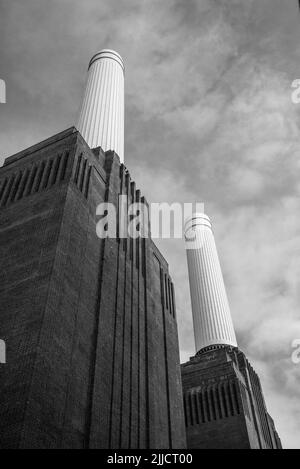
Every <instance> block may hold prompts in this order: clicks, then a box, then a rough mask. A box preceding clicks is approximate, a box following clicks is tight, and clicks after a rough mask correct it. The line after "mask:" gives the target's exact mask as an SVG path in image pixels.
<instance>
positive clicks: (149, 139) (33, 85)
mask: <svg viewBox="0 0 300 469" xmlns="http://www.w3.org/2000/svg"><path fill="white" fill-rule="evenodd" d="M297 4H298V2H297V0H163V1H162V0H127V1H126V2H124V1H117V0H84V1H79V0H72V1H71V0H52V1H51V2H49V1H46V0H26V1H25V0H1V1H0V44H1V51H0V78H2V79H5V81H6V84H7V104H0V144H1V146H0V155H1V156H0V164H2V162H3V159H4V157H6V156H9V155H10V154H13V153H15V152H17V151H18V150H21V149H24V148H26V147H27V146H29V145H31V144H34V143H37V142H38V141H40V140H42V139H44V138H47V137H49V136H51V135H53V134H55V133H56V132H59V131H61V130H63V129H65V128H68V127H70V126H71V125H73V124H75V123H76V120H77V116H78V109H79V106H80V102H81V98H82V95H83V90H84V84H85V77H86V75H85V74H86V68H87V64H88V61H89V58H90V57H91V55H92V54H93V53H95V52H96V51H97V50H99V49H102V48H104V47H108V48H112V49H116V50H117V51H118V52H119V53H120V54H121V55H122V56H123V58H124V61H125V63H126V135H125V140H126V152H125V158H126V165H127V167H128V168H129V169H130V171H131V174H132V176H133V177H134V178H135V180H136V182H137V185H138V186H139V187H140V188H141V189H142V191H143V193H144V194H145V195H146V197H147V199H148V200H149V201H153V202H154V201H155V202H174V201H179V202H192V201H193V202H195V201H198V202H204V203H205V207H206V212H207V213H208V215H209V216H210V217H211V219H212V222H213V225H214V232H215V237H216V242H217V246H218V250H219V254H220V258H221V262H222V267H223V272H224V276H225V281H226V285H227V290H228V296H229V300H230V304H231V310H232V315H233V319H234V323H235V328H236V331H237V337H238V342H239V345H240V347H241V348H242V349H243V350H244V351H245V352H246V354H247V356H248V358H249V359H250V360H251V362H252V363H253V365H254V367H255V369H256V370H257V372H258V373H259V375H260V377H261V381H262V384H263V388H264V391H265V397H266V402H267V405H268V409H269V411H270V413H271V414H272V416H273V417H274V419H275V422H276V424H277V428H278V431H279V434H280V436H281V437H282V441H283V444H284V446H285V447H286V448H300V406H299V402H300V401H299V389H300V365H295V364H293V363H292V360H291V354H292V348H291V343H292V341H293V340H294V339H297V338H299V339H300V320H299V302H300V283H299V280H300V217H299V213H300V202H299V195H300V178H299V174H300V146H299V144H300V104H299V105H296V104H293V103H292V102H291V92H292V89H291V82H292V81H293V80H294V79H296V78H300V13H298V8H297ZM158 245H159V247H160V248H161V250H162V252H163V254H164V255H165V256H166V258H167V260H168V261H169V264H170V270H171V274H172V276H173V279H174V282H175V286H176V287H177V289H176V292H177V295H176V296H177V309H178V322H179V333H180V347H181V359H182V361H184V360H187V359H188V357H189V356H191V355H193V354H194V345H193V329H192V317H191V307H190V299H189V287H188V281H187V267H186V260H185V253H184V246H183V243H182V242H181V241H177V240H176V241H175V240H173V241H166V240H164V241H159V242H158Z"/></svg>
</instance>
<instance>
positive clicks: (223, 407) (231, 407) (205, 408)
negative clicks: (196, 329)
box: [181, 346, 281, 449]
mask: <svg viewBox="0 0 300 469" xmlns="http://www.w3.org/2000/svg"><path fill="white" fill-rule="evenodd" d="M181 371H182V384H183V393H184V410H185V422H186V430H187V446H188V448H198V449H281V442H280V439H279V436H278V434H277V432H276V429H275V426H274V422H273V420H272V418H271V417H270V415H269V414H268V412H267V409H266V405H265V401H264V397H263V393H262V389H261V385H260V381H259V378H258V376H257V374H256V373H255V371H254V370H253V368H252V366H251V365H250V363H249V362H248V360H247V358H246V357H245V355H244V354H243V352H241V351H240V350H239V349H237V348H233V347H229V346H217V347H215V349H212V350H207V351H203V353H201V352H200V353H198V354H197V355H196V356H195V357H193V358H191V359H190V361H189V362H187V363H185V364H184V365H181Z"/></svg>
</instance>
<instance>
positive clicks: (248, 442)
mask: <svg viewBox="0 0 300 469" xmlns="http://www.w3.org/2000/svg"><path fill="white" fill-rule="evenodd" d="M185 236H186V247H187V261H188V269H189V278H190V290H191V300H192V311H193V321H194V332H195V343H196V351H197V354H196V355H195V357H192V358H191V359H190V361H189V362H187V363H185V364H183V365H182V366H181V372H182V383H183V394H184V410H185V424H186V431H187V446H188V448H193V449H196V448H197V449H208V448H210V449H221V448H224V449H247V448H248V449H250V448H257V449H258V448H261V449H279V448H281V443H280V439H279V436H278V434H277V432H276V429H275V426H274V422H273V420H272V418H271V417H270V415H269V414H268V412H267V408H266V405H265V401H264V397H263V392H262V389H261V385H260V381H259V378H258V376H257V374H256V373H255V371H254V370H253V368H252V367H251V365H250V363H249V362H248V360H247V358H246V357H245V355H244V353H243V352H242V351H240V350H239V348H238V346H237V342H236V337H235V332H234V327H233V323H232V319H231V314H230V309H229V305H228V300H227V295H226V290H225V286H224V281H223V276H222V272H221V267H220V262H219V259H218V254H217V249H216V245H215V241H214V236H213V233H212V228H211V223H210V220H209V218H208V217H207V215H204V214H199V213H195V214H194V215H193V216H192V217H191V219H189V220H187V222H186V226H185Z"/></svg>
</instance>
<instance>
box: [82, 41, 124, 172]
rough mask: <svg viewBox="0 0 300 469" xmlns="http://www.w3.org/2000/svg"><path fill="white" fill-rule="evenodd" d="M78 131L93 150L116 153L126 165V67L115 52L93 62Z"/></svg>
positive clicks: (103, 53)
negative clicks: (98, 148)
mask: <svg viewBox="0 0 300 469" xmlns="http://www.w3.org/2000/svg"><path fill="white" fill-rule="evenodd" d="M77 129H78V130H79V132H80V133H81V135H82V136H83V138H84V139H85V140H86V142H87V143H88V145H89V146H90V147H91V148H96V147H98V146H100V147H101V148H102V149H103V150H104V151H107V150H113V151H115V152H116V153H117V154H118V155H119V157H120V160H121V162H122V163H123V162H124V63H123V60H122V57H121V56H120V55H119V54H118V53H117V52H115V51H113V50H110V49H103V50H102V51H100V52H98V53H97V54H95V55H94V56H93V57H92V59H91V61H90V64H89V68H88V78H87V85H86V89H85V94H84V99H83V104H82V107H81V112H80V117H79V121H78V125H77Z"/></svg>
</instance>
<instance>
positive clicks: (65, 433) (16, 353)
mask: <svg viewBox="0 0 300 469" xmlns="http://www.w3.org/2000/svg"><path fill="white" fill-rule="evenodd" d="M119 193H125V194H127V197H128V200H129V201H139V200H143V198H142V197H141V194H140V191H138V190H136V187H135V183H134V182H132V181H131V179H130V175H129V173H128V171H127V169H126V168H125V166H123V165H120V163H119V158H118V157H117V155H116V154H114V153H113V152H106V153H104V152H103V151H102V150H101V149H100V148H98V149H96V150H91V149H90V148H89V147H88V146H87V144H86V143H85V141H84V140H83V139H82V137H81V136H80V134H79V133H78V132H77V131H76V129H75V128H71V129H69V130H66V131H64V132H62V133H60V134H58V135H55V136H54V137H52V138H50V139H48V140H46V141H44V142H41V143H40V144H37V145H35V146H33V147H31V148H29V149H27V150H25V151H23V152H21V153H18V154H17V155H14V156H12V157H10V158H8V159H7V160H6V161H5V164H4V166H3V167H2V168H1V169H0V259H1V266H2V268H1V272H0V314H1V320H0V338H1V339H4V340H5V341H6V344H7V364H6V365H0V374H1V378H0V447H1V448H183V447H185V428H184V416H183V406H182V389H181V376H180V366H179V351H178V337H177V325H176V312H175V301H174V289H173V284H172V282H171V279H170V277H169V274H168V265H167V262H166V261H165V260H164V258H163V257H162V255H161V254H160V252H159V251H158V249H157V248H156V247H155V245H154V244H153V242H152V241H151V239H146V240H143V239H138V240H137V241H132V240H120V239H106V240H100V239H99V238H98V237H97V235H96V223H97V217H96V206H97V205H98V204H99V203H100V202H102V201H109V202H113V203H114V204H115V205H116V206H117V201H118V195H119Z"/></svg>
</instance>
